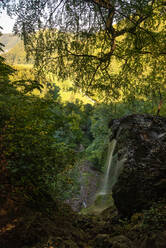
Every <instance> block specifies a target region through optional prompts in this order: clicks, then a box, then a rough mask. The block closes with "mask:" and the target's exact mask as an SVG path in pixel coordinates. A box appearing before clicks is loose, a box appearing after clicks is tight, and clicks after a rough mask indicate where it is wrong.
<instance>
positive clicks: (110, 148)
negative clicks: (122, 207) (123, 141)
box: [99, 139, 117, 195]
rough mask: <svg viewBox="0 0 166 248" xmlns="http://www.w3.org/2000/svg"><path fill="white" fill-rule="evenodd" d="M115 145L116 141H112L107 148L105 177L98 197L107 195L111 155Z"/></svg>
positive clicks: (111, 168)
mask: <svg viewBox="0 0 166 248" xmlns="http://www.w3.org/2000/svg"><path fill="white" fill-rule="evenodd" d="M116 143H117V140H116V139H113V140H112V141H111V142H110V143H109V146H108V154H107V160H106V167H105V175H104V179H103V183H102V187H101V191H100V193H99V194H100V195H106V194H107V193H108V185H109V175H110V172H111V171H113V166H112V165H113V163H112V159H113V153H114V150H115V147H116Z"/></svg>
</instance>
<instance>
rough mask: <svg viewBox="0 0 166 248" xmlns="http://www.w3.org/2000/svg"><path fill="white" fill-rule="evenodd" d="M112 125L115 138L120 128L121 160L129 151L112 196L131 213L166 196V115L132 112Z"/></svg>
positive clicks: (122, 211) (122, 210)
mask: <svg viewBox="0 0 166 248" xmlns="http://www.w3.org/2000/svg"><path fill="white" fill-rule="evenodd" d="M110 126H111V128H112V131H113V132H112V133H113V134H112V137H116V135H117V132H118V131H117V130H119V129H121V133H120V135H119V137H118V142H117V147H116V153H117V154H116V155H117V158H118V160H120V159H121V158H122V157H124V155H125V154H126V161H125V163H124V166H123V171H122V172H121V174H120V176H119V179H118V181H117V183H116V184H115V186H114V187H113V198H114V202H115V205H116V207H117V209H118V211H119V213H120V214H121V215H122V216H131V215H132V214H133V213H136V212H140V211H142V210H144V209H148V208H149V207H150V206H151V205H152V204H153V202H156V201H159V200H162V199H163V198H164V197H166V118H163V117H154V116H149V115H130V116H126V117H123V118H121V119H118V120H112V122H111V123H110ZM112 137H111V138H112Z"/></svg>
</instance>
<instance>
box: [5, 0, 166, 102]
mask: <svg viewBox="0 0 166 248" xmlns="http://www.w3.org/2000/svg"><path fill="white" fill-rule="evenodd" d="M11 6H12V9H11V8H9V9H10V10H11V13H12V12H13V13H15V14H16V15H17V22H16V24H15V27H14V30H15V32H16V33H19V34H21V35H22V37H23V39H24V43H25V46H26V50H27V51H28V53H29V54H33V55H34V58H35V66H36V67H37V68H38V70H39V71H40V73H39V74H40V75H41V74H42V75H44V74H45V73H47V72H48V71H49V72H53V73H56V74H57V75H58V77H59V78H60V79H66V78H70V79H72V80H73V82H74V83H75V85H76V86H77V87H78V88H81V89H82V90H83V91H84V92H85V93H86V94H87V95H89V96H90V97H92V98H94V99H96V97H97V99H102V100H103V99H105V100H108V101H110V100H117V99H122V97H123V98H124V96H125V98H126V97H127V98H133V97H136V96H139V97H141V96H147V95H148V96H149V95H153V94H156V92H158V91H159V90H160V91H162V90H163V87H164V84H165V81H164V80H165V79H164V78H165V65H166V59H165V55H166V52H165V51H166V42H165V39H166V29H165V26H166V22H165V20H166V1H165V0H151V1H149V0H112V1H111V0H83V1H82V0H67V1H66V0H57V1H53V0H38V1H34V0H30V1H25V0H20V1H19V3H18V4H15V6H13V4H12V5H11ZM11 6H9V7H11Z"/></svg>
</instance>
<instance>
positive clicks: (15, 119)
mask: <svg viewBox="0 0 166 248" xmlns="http://www.w3.org/2000/svg"><path fill="white" fill-rule="evenodd" d="M0 68H1V70H0V88H1V91H0V115H1V121H0V128H1V130H2V131H1V135H0V143H1V157H0V171H1V185H0V187H1V193H2V198H1V200H2V201H5V200H6V197H7V196H8V198H11V199H15V200H17V201H18V202H19V201H28V202H31V204H34V205H35V206H38V205H39V206H41V202H43V206H44V204H45V203H46V202H47V201H49V200H50V199H64V198H66V197H69V196H70V195H71V194H72V193H73V192H75V191H77V190H78V187H79V185H78V178H77V175H78V167H76V159H77V160H78V159H79V153H78V152H77V151H78V150H79V146H80V144H81V143H82V144H83V145H85V146H87V145H88V143H89V139H90V134H89V133H88V132H89V127H88V124H87V123H88V118H89V117H88V116H89V114H90V111H91V109H92V107H91V105H85V106H84V105H83V104H82V103H81V102H80V103H79V102H77V105H75V104H74V103H62V102H61V99H60V96H59V88H58V87H57V86H54V87H52V86H50V87H49V88H48V90H47V91H46V92H45V94H44V96H43V97H41V96H40V97H39V96H36V95H34V94H33V92H34V89H36V90H38V91H42V84H41V83H39V82H37V81H36V80H35V79H34V78H33V77H34V76H33V75H31V78H30V79H29V80H28V78H27V77H28V74H27V75H26V71H25V70H24V71H23V72H24V80H23V78H21V77H20V73H19V72H15V70H14V69H12V68H11V67H10V66H8V65H6V64H5V61H4V59H3V58H2V57H0ZM27 72H29V70H28V69H27ZM9 77H10V79H9ZM13 79H14V80H13ZM39 206H38V207H39Z"/></svg>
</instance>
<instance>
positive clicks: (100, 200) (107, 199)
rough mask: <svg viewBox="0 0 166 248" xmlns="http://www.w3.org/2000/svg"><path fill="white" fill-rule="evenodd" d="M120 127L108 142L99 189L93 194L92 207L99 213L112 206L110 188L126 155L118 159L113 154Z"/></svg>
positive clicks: (116, 178)
mask: <svg viewBox="0 0 166 248" xmlns="http://www.w3.org/2000/svg"><path fill="white" fill-rule="evenodd" d="M121 130H122V127H119V128H118V129H117V130H116V131H115V133H114V138H113V139H112V141H111V142H109V144H108V152H107V159H106V164H105V168H104V176H103V180H102V183H101V186H100V189H99V192H98V193H97V194H96V196H95V201H94V209H93V211H94V212H96V213H100V212H101V211H103V210H104V209H106V208H108V207H110V206H114V201H113V198H112V188H113V186H114V184H115V183H116V182H117V180H118V177H119V174H120V173H121V171H122V168H123V164H124V162H125V160H126V155H124V156H123V157H122V158H121V159H120V160H119V159H118V157H117V154H114V151H115V148H116V144H117V139H118V136H119V135H120V132H121Z"/></svg>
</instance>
